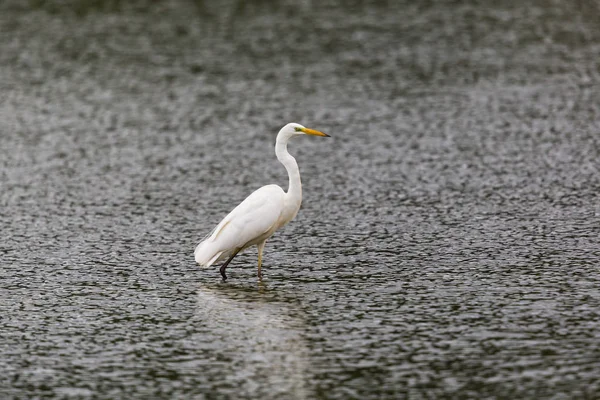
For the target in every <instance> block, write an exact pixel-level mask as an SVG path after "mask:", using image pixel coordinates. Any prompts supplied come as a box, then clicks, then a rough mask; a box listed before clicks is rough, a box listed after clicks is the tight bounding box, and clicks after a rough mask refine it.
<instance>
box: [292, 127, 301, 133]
mask: <svg viewBox="0 0 600 400" xmlns="http://www.w3.org/2000/svg"><path fill="white" fill-rule="evenodd" d="M294 130H295V131H296V132H300V131H301V130H302V128H298V127H295V128H294Z"/></svg>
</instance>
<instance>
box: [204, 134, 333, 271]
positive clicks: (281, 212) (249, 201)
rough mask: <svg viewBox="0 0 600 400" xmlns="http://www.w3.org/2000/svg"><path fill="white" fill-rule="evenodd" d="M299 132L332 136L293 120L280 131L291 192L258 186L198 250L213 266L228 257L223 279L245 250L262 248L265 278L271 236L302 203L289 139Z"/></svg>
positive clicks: (279, 152)
mask: <svg viewBox="0 0 600 400" xmlns="http://www.w3.org/2000/svg"><path fill="white" fill-rule="evenodd" d="M298 135H314V136H329V135H327V134H325V133H323V132H319V131H315V130H314V129H308V128H305V127H304V126H302V125H300V124H296V123H289V124H287V125H286V126H284V127H283V128H281V130H280V131H279V133H278V134H277V140H276V142H275V154H276V155H277V159H278V160H279V161H280V162H281V163H282V164H283V166H284V167H285V169H286V170H287V172H288V176H289V186H288V191H287V193H286V192H284V191H283V189H282V188H281V187H279V186H277V185H267V186H263V187H261V188H260V189H257V190H256V191H255V192H254V193H252V194H251V195H250V196H248V197H246V199H245V200H244V201H242V202H241V203H240V205H238V206H237V207H236V208H234V209H233V211H231V212H230V213H229V214H227V216H226V217H225V218H223V220H222V221H221V222H219V224H218V225H217V227H216V228H215V229H213V231H212V232H211V233H210V234H209V235H208V237H207V238H206V239H204V240H203V241H202V242H200V244H198V246H196V250H194V258H195V259H196V262H197V263H198V264H200V265H202V266H205V267H210V266H211V265H213V264H214V263H216V262H218V261H221V260H227V261H225V263H223V265H222V266H221V268H220V270H219V271H220V272H221V276H223V280H226V279H227V275H225V268H227V265H229V263H230V262H231V260H233V258H234V257H235V256H236V255H237V254H238V253H239V252H240V251H242V250H244V249H246V248H248V247H250V246H254V245H256V246H257V247H258V278H259V279H261V278H262V273H261V271H260V267H261V265H262V253H263V249H264V248H265V243H266V241H267V239H268V238H269V237H270V236H271V235H273V233H275V231H276V230H277V229H279V228H281V227H282V226H284V225H285V224H287V223H288V222H290V221H291V220H292V219H294V217H295V216H296V214H298V210H299V209H300V203H302V183H301V182H300V170H299V169H298V164H297V163H296V159H295V158H294V157H292V155H291V154H290V153H288V151H287V144H288V141H289V140H290V139H291V138H293V137H294V136H298Z"/></svg>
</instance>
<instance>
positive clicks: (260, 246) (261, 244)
mask: <svg viewBox="0 0 600 400" xmlns="http://www.w3.org/2000/svg"><path fill="white" fill-rule="evenodd" d="M265 243H267V241H266V240H265V241H264V242H262V243H259V244H258V246H257V247H258V279H261V280H262V272H260V267H261V266H262V253H263V249H264V248H265Z"/></svg>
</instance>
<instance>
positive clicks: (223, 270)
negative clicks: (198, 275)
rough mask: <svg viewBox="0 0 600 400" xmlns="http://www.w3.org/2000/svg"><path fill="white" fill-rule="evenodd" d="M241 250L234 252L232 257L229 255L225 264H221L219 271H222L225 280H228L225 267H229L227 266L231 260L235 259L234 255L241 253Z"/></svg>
mask: <svg viewBox="0 0 600 400" xmlns="http://www.w3.org/2000/svg"><path fill="white" fill-rule="evenodd" d="M239 252H240V251H239V250H236V251H235V253H233V255H232V256H231V257H229V259H228V260H227V261H225V264H223V265H221V268H220V269H219V272H221V276H222V277H223V280H224V281H226V280H227V275H225V268H227V266H228V265H229V263H230V262H231V260H233V257H235V256H237V253H239Z"/></svg>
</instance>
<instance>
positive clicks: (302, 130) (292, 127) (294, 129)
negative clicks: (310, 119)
mask: <svg viewBox="0 0 600 400" xmlns="http://www.w3.org/2000/svg"><path fill="white" fill-rule="evenodd" d="M298 135H313V136H324V137H329V135H328V134H326V133H323V132H319V131H316V130H314V129H309V128H306V127H304V126H302V125H300V124H297V123H295V122H290V123H289V124H287V125H286V126H284V127H283V128H281V130H280V131H279V134H278V135H277V136H278V137H285V138H286V139H289V138H292V137H294V136H298Z"/></svg>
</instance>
